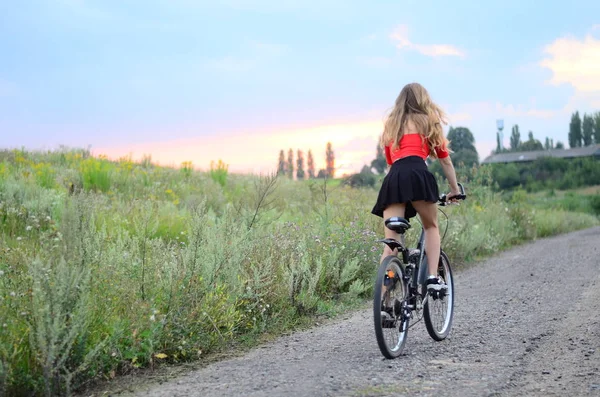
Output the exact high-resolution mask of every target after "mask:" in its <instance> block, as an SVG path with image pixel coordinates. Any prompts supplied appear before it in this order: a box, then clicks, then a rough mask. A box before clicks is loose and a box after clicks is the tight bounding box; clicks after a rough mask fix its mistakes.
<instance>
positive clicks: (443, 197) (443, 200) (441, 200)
mask: <svg viewBox="0 0 600 397" xmlns="http://www.w3.org/2000/svg"><path fill="white" fill-rule="evenodd" d="M458 187H459V188H460V194H459V195H456V196H452V198H455V199H458V200H464V199H466V198H467V194H466V193H465V188H464V186H463V185H462V183H458ZM447 198H448V195H446V194H442V195H441V196H440V198H439V199H438V204H439V205H441V206H442V207H443V206H446V205H448V204H447V201H446V200H447Z"/></svg>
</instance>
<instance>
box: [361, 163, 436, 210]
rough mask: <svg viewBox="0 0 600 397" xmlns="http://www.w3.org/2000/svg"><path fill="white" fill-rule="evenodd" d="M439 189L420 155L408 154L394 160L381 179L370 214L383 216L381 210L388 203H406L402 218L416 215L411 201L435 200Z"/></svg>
mask: <svg viewBox="0 0 600 397" xmlns="http://www.w3.org/2000/svg"><path fill="white" fill-rule="evenodd" d="M438 198H439V191H438V185H437V181H436V180H435V176H434V175H433V174H432V173H431V172H430V171H429V169H427V163H425V160H423V159H422V158H421V157H418V156H409V157H405V158H402V159H400V160H396V161H395V162H394V164H392V167H391V168H390V171H389V172H388V174H387V175H386V176H385V178H384V179H383V183H382V184H381V189H380V190H379V196H378V197H377V203H376V204H375V206H374V207H373V210H372V211H371V213H372V214H374V215H377V216H379V217H382V218H383V210H384V209H386V208H387V207H388V206H389V205H390V204H399V203H406V212H405V214H404V218H406V219H410V218H412V217H414V216H416V215H417V211H416V210H415V209H414V207H413V206H412V204H411V202H412V201H421V200H423V201H429V202H433V203H435V202H437V200H438Z"/></svg>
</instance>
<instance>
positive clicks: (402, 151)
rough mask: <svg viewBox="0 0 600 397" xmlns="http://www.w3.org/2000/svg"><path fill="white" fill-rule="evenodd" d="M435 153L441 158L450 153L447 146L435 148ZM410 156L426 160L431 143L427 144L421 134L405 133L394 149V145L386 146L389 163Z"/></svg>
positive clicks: (386, 156) (386, 157)
mask: <svg viewBox="0 0 600 397" xmlns="http://www.w3.org/2000/svg"><path fill="white" fill-rule="evenodd" d="M435 154H437V157H438V158H439V159H443V158H446V157H448V156H449V155H450V153H449V152H448V150H446V148H445V147H443V148H435ZM408 156H419V157H421V158H422V159H423V160H425V159H426V158H427V157H428V156H429V145H426V144H425V141H424V140H423V139H422V135H421V134H404V135H403V136H402V138H401V139H400V144H399V145H398V148H397V149H396V150H394V151H392V145H391V144H390V145H386V146H385V159H386V161H387V163H388V164H390V165H391V164H392V163H393V162H394V161H396V160H399V159H401V158H404V157H408Z"/></svg>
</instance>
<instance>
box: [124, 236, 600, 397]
mask: <svg viewBox="0 0 600 397" xmlns="http://www.w3.org/2000/svg"><path fill="white" fill-rule="evenodd" d="M455 288H456V291H457V295H456V311H455V318H454V319H455V321H454V327H453V331H452V333H451V335H450V337H449V338H448V339H447V340H445V341H443V342H435V341H433V340H432V339H430V338H429V336H428V335H427V331H426V330H425V326H424V325H423V323H422V322H421V323H420V324H418V325H416V326H415V327H413V328H412V329H411V330H410V334H409V337H408V341H407V345H406V355H404V356H401V357H400V358H398V359H396V360H385V359H383V357H382V356H381V354H380V352H379V350H378V348H377V344H376V341H375V335H374V331H373V324H372V314H371V311H369V310H366V311H363V312H359V313H355V314H352V315H349V316H347V318H345V319H344V318H340V319H339V321H336V322H334V323H332V324H328V325H326V326H322V327H318V328H315V329H312V330H309V331H305V332H300V333H297V334H294V335H291V336H286V337H282V338H280V339H278V340H277V341H276V342H273V343H270V344H268V345H265V346H261V347H260V348H257V349H254V350H253V351H251V352H249V353H247V354H245V355H243V356H240V357H238V358H235V359H231V360H226V361H222V362H218V363H214V364H212V365H210V366H208V367H206V368H204V369H201V370H198V371H196V372H192V373H189V374H187V375H185V376H183V377H181V378H178V379H174V380H172V381H169V382H167V383H164V384H162V385H158V384H153V385H147V386H146V387H145V388H144V389H139V390H138V391H137V392H136V393H135V394H133V395H135V396H398V395H411V396H412V395H419V396H523V395H532V396H588V395H589V396H600V228H598V227H597V228H593V229H588V230H584V231H580V232H576V233H571V234H567V235H562V236H558V237H554V238H549V239H544V240H539V241H537V242H533V243H529V244H526V245H523V246H520V247H518V248H515V249H513V250H510V251H507V252H504V253H501V254H499V255H497V256H495V257H494V258H491V259H489V260H487V261H485V262H482V263H480V264H477V265H475V266H472V267H471V268H469V269H466V270H463V271H460V272H457V274H456V275H455ZM130 395H131V394H130Z"/></svg>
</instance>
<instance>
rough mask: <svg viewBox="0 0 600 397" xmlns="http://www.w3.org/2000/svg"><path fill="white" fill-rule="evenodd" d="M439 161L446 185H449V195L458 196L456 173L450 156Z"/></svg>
mask: <svg viewBox="0 0 600 397" xmlns="http://www.w3.org/2000/svg"><path fill="white" fill-rule="evenodd" d="M439 161H440V164H441V166H442V170H443V171H444V175H446V179H448V184H449V185H450V195H452V196H454V195H457V194H460V189H459V187H458V183H457V180H456V171H455V170H454V165H453V164H452V160H451V159H450V156H448V157H445V158H443V159H439Z"/></svg>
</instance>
